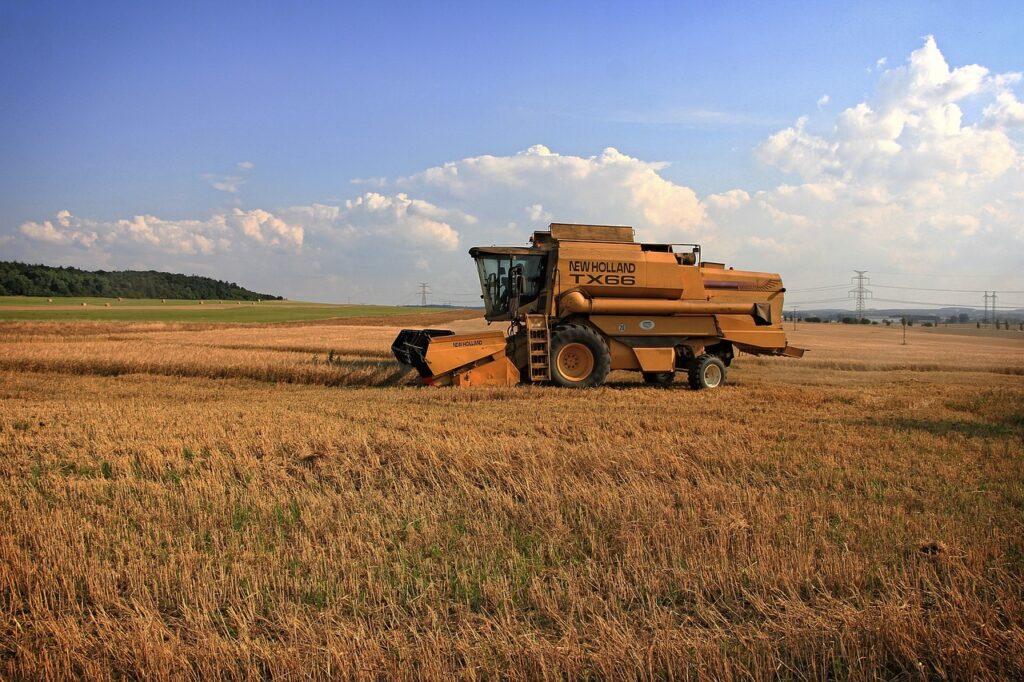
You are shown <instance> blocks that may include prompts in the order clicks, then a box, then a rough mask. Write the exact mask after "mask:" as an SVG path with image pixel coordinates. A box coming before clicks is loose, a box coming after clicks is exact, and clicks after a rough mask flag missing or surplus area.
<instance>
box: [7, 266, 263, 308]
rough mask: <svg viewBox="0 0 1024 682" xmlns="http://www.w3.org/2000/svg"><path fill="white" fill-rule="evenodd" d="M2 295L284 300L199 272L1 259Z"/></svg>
mask: <svg viewBox="0 0 1024 682" xmlns="http://www.w3.org/2000/svg"><path fill="white" fill-rule="evenodd" d="M0 296H98V297H109V298H115V297H118V296H120V297H121V298H176V299H188V300H205V299H221V300H229V301H255V300H258V299H263V300H282V297H281V296H274V295H272V294H261V293H259V292H255V291H250V290H248V289H245V288H243V287H240V286H238V285H237V284H235V283H234V282H224V281H221V280H216V279H212V278H210V277H200V276H199V275H180V274H176V273H172V272H158V271H156V270H114V271H106V270H95V271H91V270H80V269H78V268H71V267H52V266H49V265H30V264H28V263H19V262H17V261H0Z"/></svg>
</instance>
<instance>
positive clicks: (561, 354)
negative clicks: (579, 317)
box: [551, 324, 612, 388]
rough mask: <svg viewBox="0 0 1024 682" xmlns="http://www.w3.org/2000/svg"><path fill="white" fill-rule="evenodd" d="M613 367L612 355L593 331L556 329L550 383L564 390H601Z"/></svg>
mask: <svg viewBox="0 0 1024 682" xmlns="http://www.w3.org/2000/svg"><path fill="white" fill-rule="evenodd" d="M611 366H612V354H611V351H609V350H608V344H607V343H605V342H604V339H602V338H601V335H600V334H598V333H597V332H596V331H594V330H593V329H591V328H590V327H584V326H582V325H577V324H567V325H564V326H560V327H555V329H554V330H553V331H552V337H551V382H552V383H553V384H555V385H556V386H562V387H565V388H590V387H592V386H600V385H601V384H603V383H604V380H605V377H607V376H608V371H609V370H610V369H611Z"/></svg>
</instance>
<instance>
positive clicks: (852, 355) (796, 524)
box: [0, 311, 1024, 679]
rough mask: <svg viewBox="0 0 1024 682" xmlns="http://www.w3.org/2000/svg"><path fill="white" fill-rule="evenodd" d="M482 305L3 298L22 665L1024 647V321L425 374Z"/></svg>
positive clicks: (919, 660)
mask: <svg viewBox="0 0 1024 682" xmlns="http://www.w3.org/2000/svg"><path fill="white" fill-rule="evenodd" d="M466 315H467V313H465V312H464V311H463V312H461V313H455V312H453V311H446V312H443V313H433V314H427V315H423V316H419V315H417V314H405V315H402V316H401V317H396V318H391V319H390V321H382V320H381V319H371V318H368V317H360V316H357V317H355V318H351V319H348V320H344V321H341V322H339V321H337V320H335V321H331V320H320V321H316V322H310V323H306V322H302V321H292V322H291V323H290V324H287V325H270V324H259V325H251V326H242V325H220V324H215V323H212V322H204V323H203V324H187V323H185V322H182V321H174V320H171V321H145V320H141V321H139V320H135V321H121V322H119V321H111V320H107V321H102V320H94V321H84V322H61V321H6V322H0V461H2V463H3V465H4V466H3V474H2V475H0V519H3V521H4V525H5V532H4V533H2V534H0V678H11V679H20V678H64V677H88V678H97V679H117V678H124V677H129V678H145V679H181V678H185V679H210V678H228V679H265V678H267V677H273V678H281V679H294V678H297V677H303V678H305V677H311V678H314V679H335V678H338V677H357V678H375V679H380V678H392V677H394V678H406V679H412V678H447V677H450V676H452V675H455V676H460V677H465V678H491V677H496V676H502V675H504V676H508V677H511V678H523V679H525V678H537V677H551V678H556V677H558V678H561V677H566V676H569V677H614V678H621V677H626V678H635V677H643V678H658V679H663V678H684V679H685V678H715V679H750V678H757V679H767V678H776V677H793V678H804V677H811V678H816V679H820V678H829V679H839V678H842V679H845V678H863V677H881V678H902V679H931V678H956V679H965V678H978V679H1010V678H1018V679H1020V678H1021V677H1024V586H1022V585H1024V333H1020V332H1017V331H1005V332H999V333H994V332H992V331H986V330H980V331H979V330H976V329H974V328H973V327H962V328H956V327H950V328H940V329H922V328H919V327H914V328H911V329H910V330H909V333H908V344H907V345H905V346H904V345H902V344H901V343H900V334H901V331H900V330H898V329H896V328H884V327H860V326H850V327H847V326H839V325H813V324H806V325H801V326H800V328H799V329H798V330H797V331H796V332H793V333H791V343H793V344H795V345H801V346H806V347H808V348H811V349H812V350H811V352H810V353H808V355H807V356H806V357H805V358H803V359H802V360H792V359H787V358H778V359H775V358H773V359H762V358H754V357H750V356H743V355H741V356H739V357H738V358H737V360H736V362H735V364H734V365H733V367H732V368H731V370H730V374H729V381H730V383H729V385H727V386H725V387H723V388H722V389H719V390H717V391H712V392H695V391H690V390H688V389H686V388H685V387H684V382H677V384H676V385H675V386H673V387H672V388H670V389H667V390H658V389H653V388H647V387H646V386H644V385H643V384H641V383H637V379H636V377H635V376H633V375H631V374H628V373H616V374H613V375H612V376H611V377H610V383H609V385H607V386H605V387H602V388H599V389H593V390H587V391H569V390H560V389H555V388H548V387H515V388H502V389H472V390H461V391H460V390H453V389H425V388H417V387H411V386H409V385H408V383H409V379H410V377H409V376H408V375H407V374H406V373H403V372H401V371H400V370H399V368H398V367H397V366H396V364H395V363H394V362H393V360H392V359H391V357H390V353H389V352H388V346H389V345H390V342H391V340H392V338H393V337H394V335H395V333H396V331H397V328H398V327H399V326H422V325H428V326H450V327H451V328H454V329H457V330H467V329H476V328H483V324H482V322H481V321H479V320H473V319H457V318H459V317H462V318H465V317H466Z"/></svg>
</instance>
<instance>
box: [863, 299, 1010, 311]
mask: <svg viewBox="0 0 1024 682" xmlns="http://www.w3.org/2000/svg"><path fill="white" fill-rule="evenodd" d="M872 300H873V301H877V302H880V303H906V304H910V305H934V306H940V307H942V308H969V309H971V310H977V309H978V308H979V307H981V306H977V305H969V304H967V303H935V302H934V301H902V300H897V299H893V298H875V299H872ZM1022 307H1024V306H1017V305H1013V304H1011V305H1001V306H996V309H998V310H1018V309H1020V308H1022ZM989 309H992V308H991V306H989Z"/></svg>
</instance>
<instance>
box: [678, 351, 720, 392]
mask: <svg viewBox="0 0 1024 682" xmlns="http://www.w3.org/2000/svg"><path fill="white" fill-rule="evenodd" d="M687 374H688V378H689V380H690V388H694V389H703V388H718V387H719V386H721V385H722V384H724V383H725V363H724V362H722V361H721V360H720V359H719V358H717V357H715V356H714V355H701V356H700V357H698V358H697V359H696V360H694V361H693V362H692V363H690V369H689V371H688V373H687Z"/></svg>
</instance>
